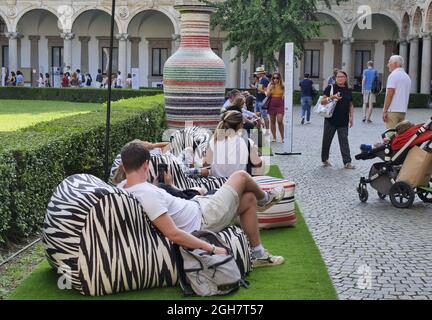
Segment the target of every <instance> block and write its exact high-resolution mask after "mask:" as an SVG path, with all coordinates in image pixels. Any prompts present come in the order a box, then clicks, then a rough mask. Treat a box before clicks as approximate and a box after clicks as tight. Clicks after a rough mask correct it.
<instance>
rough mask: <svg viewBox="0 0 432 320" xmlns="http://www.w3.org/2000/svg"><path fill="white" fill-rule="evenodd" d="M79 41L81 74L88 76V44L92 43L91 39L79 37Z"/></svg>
mask: <svg viewBox="0 0 432 320" xmlns="http://www.w3.org/2000/svg"><path fill="white" fill-rule="evenodd" d="M78 40H79V41H80V42H81V67H80V69H81V73H82V74H86V73H88V72H89V71H90V70H89V47H88V43H89V41H90V37H88V36H82V37H79V38H78Z"/></svg>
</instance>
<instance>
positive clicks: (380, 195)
mask: <svg viewBox="0 0 432 320" xmlns="http://www.w3.org/2000/svg"><path fill="white" fill-rule="evenodd" d="M386 197H387V195H386V194H384V193H381V192H379V191H378V198H380V199H381V200H384V199H385V198H386Z"/></svg>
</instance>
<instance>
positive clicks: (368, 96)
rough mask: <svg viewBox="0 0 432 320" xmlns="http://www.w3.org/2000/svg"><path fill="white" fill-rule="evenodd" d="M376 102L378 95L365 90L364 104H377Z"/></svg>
mask: <svg viewBox="0 0 432 320" xmlns="http://www.w3.org/2000/svg"><path fill="white" fill-rule="evenodd" d="M375 102H376V95H375V94H374V93H372V91H370V90H364V91H363V103H364V104H366V103H375Z"/></svg>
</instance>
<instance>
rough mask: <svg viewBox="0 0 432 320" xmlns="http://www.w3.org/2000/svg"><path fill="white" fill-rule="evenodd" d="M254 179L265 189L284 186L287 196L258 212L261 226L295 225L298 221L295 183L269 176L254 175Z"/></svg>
mask: <svg viewBox="0 0 432 320" xmlns="http://www.w3.org/2000/svg"><path fill="white" fill-rule="evenodd" d="M254 179H255V181H256V182H257V183H258V185H259V186H260V187H261V188H262V189H263V190H265V191H267V190H270V189H272V188H274V187H278V186H283V187H284V189H285V197H284V198H283V199H282V201H281V202H279V203H278V204H276V205H274V206H273V207H271V208H269V209H268V210H267V211H265V212H258V224H259V227H260V228H261V229H271V228H278V227H290V226H293V225H295V223H296V221H297V218H296V214H295V200H294V191H295V187H296V185H295V183H294V182H290V181H288V180H284V179H279V178H274V177H267V176H259V177H254Z"/></svg>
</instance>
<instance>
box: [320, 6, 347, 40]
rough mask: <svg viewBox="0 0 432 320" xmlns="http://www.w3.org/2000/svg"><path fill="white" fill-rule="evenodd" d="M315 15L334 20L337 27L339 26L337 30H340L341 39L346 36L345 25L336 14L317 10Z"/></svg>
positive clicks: (325, 10)
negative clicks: (325, 16)
mask: <svg viewBox="0 0 432 320" xmlns="http://www.w3.org/2000/svg"><path fill="white" fill-rule="evenodd" d="M317 13H318V14H324V15H327V16H330V17H332V18H333V19H334V20H336V21H337V23H338V25H339V28H340V29H341V32H342V37H343V38H345V37H346V36H347V34H348V33H347V29H346V23H345V22H343V20H342V19H341V18H340V17H339V16H338V15H337V14H335V13H334V12H332V11H330V10H327V9H319V10H318V11H317Z"/></svg>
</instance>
